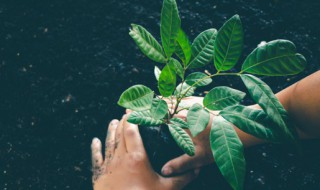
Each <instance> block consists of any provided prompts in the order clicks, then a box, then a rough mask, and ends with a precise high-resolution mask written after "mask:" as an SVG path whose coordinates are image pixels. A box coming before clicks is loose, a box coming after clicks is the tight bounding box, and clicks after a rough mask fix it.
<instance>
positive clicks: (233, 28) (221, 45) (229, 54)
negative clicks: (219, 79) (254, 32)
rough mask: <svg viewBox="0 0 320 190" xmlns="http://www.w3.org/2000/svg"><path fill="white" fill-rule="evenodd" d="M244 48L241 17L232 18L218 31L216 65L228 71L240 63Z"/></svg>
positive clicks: (215, 46)
mask: <svg viewBox="0 0 320 190" xmlns="http://www.w3.org/2000/svg"><path fill="white" fill-rule="evenodd" d="M242 48H243V29H242V24H241V20H240V17H239V15H234V16H233V17H232V18H230V19H229V20H228V21H227V22H226V23H224V25H223V26H222V27H221V29H220V30H219V31H218V34H217V38H216V40H215V43H214V65H215V67H216V69H217V70H218V71H227V70H230V69H231V68H233V67H234V66H235V64H236V63H237V62H238V60H239V58H240V56H241V53H242Z"/></svg>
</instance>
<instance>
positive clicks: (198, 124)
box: [187, 103, 210, 137]
mask: <svg viewBox="0 0 320 190" xmlns="http://www.w3.org/2000/svg"><path fill="white" fill-rule="evenodd" d="M209 120H210V114H209V112H208V111H207V110H205V109H204V108H203V107H202V106H201V105H200V104H197V103H196V104H193V106H192V107H191V108H190V109H189V111H188V115H187V121H188V126H189V129H190V132H191V134H192V136H193V137H195V136H197V135H198V134H199V133H201V132H202V131H203V130H204V129H205V128H206V127H207V125H208V123H209Z"/></svg>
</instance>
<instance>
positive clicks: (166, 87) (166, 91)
mask: <svg viewBox="0 0 320 190" xmlns="http://www.w3.org/2000/svg"><path fill="white" fill-rule="evenodd" d="M176 82H177V77H176V74H175V72H174V71H173V70H172V68H171V67H170V65H168V64H167V65H166V66H165V67H164V68H163V69H162V71H161V74H160V77H159V81H158V88H159V91H160V94H161V95H162V96H164V97H168V96H170V95H171V94H172V93H173V91H174V89H175V87H176Z"/></svg>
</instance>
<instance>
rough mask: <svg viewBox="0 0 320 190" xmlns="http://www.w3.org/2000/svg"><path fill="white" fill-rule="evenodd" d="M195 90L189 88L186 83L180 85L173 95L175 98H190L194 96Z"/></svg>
mask: <svg viewBox="0 0 320 190" xmlns="http://www.w3.org/2000/svg"><path fill="white" fill-rule="evenodd" d="M195 90H196V88H195V87H191V86H190V85H188V84H187V83H185V82H184V83H180V84H179V85H178V86H177V88H176V90H175V91H174V95H175V96H176V97H181V96H182V95H184V97H188V96H192V95H193V94H194V91H195Z"/></svg>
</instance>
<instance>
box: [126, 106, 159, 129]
mask: <svg viewBox="0 0 320 190" xmlns="http://www.w3.org/2000/svg"><path fill="white" fill-rule="evenodd" d="M128 122H130V123H133V124H137V125H146V126H155V125H160V124H163V121H162V120H160V119H155V118H153V115H152V114H151V112H150V110H146V111H141V112H137V111H134V112H132V113H130V115H129V116H128Z"/></svg>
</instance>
